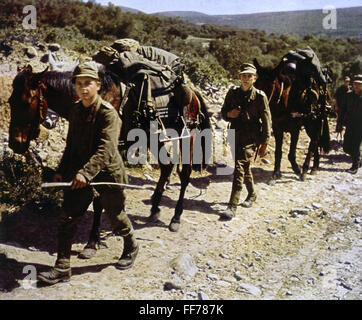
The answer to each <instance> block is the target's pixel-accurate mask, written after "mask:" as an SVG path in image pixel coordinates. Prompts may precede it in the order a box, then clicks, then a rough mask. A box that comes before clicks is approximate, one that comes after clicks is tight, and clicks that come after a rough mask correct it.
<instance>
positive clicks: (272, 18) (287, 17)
mask: <svg viewBox="0 0 362 320" xmlns="http://www.w3.org/2000/svg"><path fill="white" fill-rule="evenodd" d="M154 14H155V15H162V16H169V17H180V18H181V19H182V20H185V21H190V22H192V23H195V24H197V25H202V24H214V25H226V26H232V27H237V28H241V29H257V30H264V31H265V32H267V33H268V34H270V33H274V34H276V35H281V34H297V35H299V36H305V35H307V34H311V35H315V36H322V35H326V36H327V37H331V38H348V37H350V38H362V6H361V7H353V8H342V9H337V28H336V29H324V28H323V19H325V18H326V16H327V14H324V13H323V11H322V9H321V10H305V11H287V12H270V13H269V12H268V13H253V14H235V15H207V14H204V13H201V12H193V11H192V12H188V11H168V12H158V13H154Z"/></svg>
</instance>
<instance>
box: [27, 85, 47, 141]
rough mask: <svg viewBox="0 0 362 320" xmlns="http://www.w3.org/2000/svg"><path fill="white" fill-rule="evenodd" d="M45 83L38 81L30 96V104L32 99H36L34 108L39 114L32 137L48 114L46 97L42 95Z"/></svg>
mask: <svg viewBox="0 0 362 320" xmlns="http://www.w3.org/2000/svg"><path fill="white" fill-rule="evenodd" d="M45 88H46V87H45V84H44V83H43V82H42V81H40V82H39V83H38V86H37V87H36V88H35V94H34V95H33V96H32V97H31V101H30V106H31V105H32V103H33V101H34V99H36V98H37V99H38V102H37V105H36V110H37V113H38V114H39V121H38V123H37V126H35V125H34V127H33V128H34V129H33V132H32V135H34V137H35V136H36V132H37V130H38V129H39V125H40V124H41V123H42V122H43V121H44V120H45V119H46V116H47V114H48V104H47V102H46V99H45V97H44V92H43V90H45ZM33 90H34V89H33Z"/></svg>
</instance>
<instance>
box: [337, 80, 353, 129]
mask: <svg viewBox="0 0 362 320" xmlns="http://www.w3.org/2000/svg"><path fill="white" fill-rule="evenodd" d="M350 81H351V79H350V77H348V76H345V77H344V82H343V84H342V85H341V86H340V87H339V88H338V89H337V90H336V93H335V95H334V97H335V99H336V104H335V111H336V113H337V125H336V132H339V133H340V132H342V130H343V125H342V118H343V114H344V113H345V112H346V99H347V93H348V92H350V91H351V86H350Z"/></svg>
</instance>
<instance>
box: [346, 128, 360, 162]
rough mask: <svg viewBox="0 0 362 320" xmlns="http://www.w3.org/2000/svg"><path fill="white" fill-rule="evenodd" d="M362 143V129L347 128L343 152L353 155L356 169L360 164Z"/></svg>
mask: <svg viewBox="0 0 362 320" xmlns="http://www.w3.org/2000/svg"><path fill="white" fill-rule="evenodd" d="M361 141H362V134H361V129H360V128H350V127H348V126H347V127H346V132H345V134H344V137H343V151H344V152H346V153H348V154H349V155H351V157H352V166H353V167H356V168H358V166H359V162H360V148H361Z"/></svg>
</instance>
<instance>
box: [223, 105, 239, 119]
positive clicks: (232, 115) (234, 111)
mask: <svg viewBox="0 0 362 320" xmlns="http://www.w3.org/2000/svg"><path fill="white" fill-rule="evenodd" d="M226 115H227V116H228V118H232V119H235V118H237V117H239V115H240V110H239V109H236V108H235V109H232V110H231V111H229V112H228V113H227V114H226Z"/></svg>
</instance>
